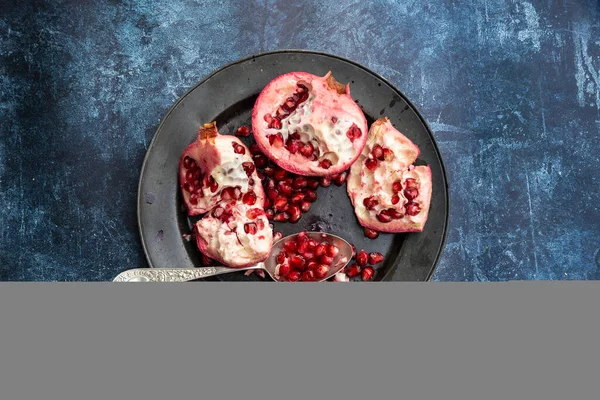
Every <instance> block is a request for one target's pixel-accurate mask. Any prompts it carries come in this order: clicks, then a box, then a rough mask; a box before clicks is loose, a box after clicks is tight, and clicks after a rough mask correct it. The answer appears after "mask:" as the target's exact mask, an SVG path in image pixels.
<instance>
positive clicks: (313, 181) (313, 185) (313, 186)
mask: <svg viewBox="0 0 600 400" xmlns="http://www.w3.org/2000/svg"><path fill="white" fill-rule="evenodd" d="M307 186H308V187H309V189H312V190H317V189H318V188H319V180H317V179H309V180H308V184H307Z"/></svg>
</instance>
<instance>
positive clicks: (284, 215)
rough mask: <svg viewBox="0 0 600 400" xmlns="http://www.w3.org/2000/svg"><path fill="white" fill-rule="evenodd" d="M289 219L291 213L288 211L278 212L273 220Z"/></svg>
mask: <svg viewBox="0 0 600 400" xmlns="http://www.w3.org/2000/svg"><path fill="white" fill-rule="evenodd" d="M289 219H290V213H288V212H282V213H277V214H275V216H274V217H273V221H276V222H286V221H287V220H289Z"/></svg>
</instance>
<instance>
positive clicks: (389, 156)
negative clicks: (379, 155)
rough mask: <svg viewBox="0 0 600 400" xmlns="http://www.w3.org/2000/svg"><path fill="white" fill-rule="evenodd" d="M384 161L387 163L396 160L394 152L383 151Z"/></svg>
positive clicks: (386, 149)
mask: <svg viewBox="0 0 600 400" xmlns="http://www.w3.org/2000/svg"><path fill="white" fill-rule="evenodd" d="M383 159H384V160H385V161H392V160H393V159H394V152H393V151H392V150H390V149H388V148H385V149H383Z"/></svg>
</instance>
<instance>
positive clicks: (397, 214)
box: [387, 208, 404, 219]
mask: <svg viewBox="0 0 600 400" xmlns="http://www.w3.org/2000/svg"><path fill="white" fill-rule="evenodd" d="M387 213H388V214H389V216H390V217H392V219H402V218H404V213H402V212H400V211H398V210H396V209H394V208H388V210H387Z"/></svg>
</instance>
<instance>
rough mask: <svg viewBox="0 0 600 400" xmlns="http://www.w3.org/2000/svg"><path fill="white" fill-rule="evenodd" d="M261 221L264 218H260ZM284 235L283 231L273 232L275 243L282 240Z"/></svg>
mask: <svg viewBox="0 0 600 400" xmlns="http://www.w3.org/2000/svg"><path fill="white" fill-rule="evenodd" d="M259 221H260V222H262V220H259ZM282 237H283V233H281V232H275V233H273V243H275V242H277V241H279V240H281V238H282Z"/></svg>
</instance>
